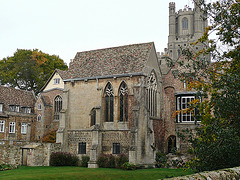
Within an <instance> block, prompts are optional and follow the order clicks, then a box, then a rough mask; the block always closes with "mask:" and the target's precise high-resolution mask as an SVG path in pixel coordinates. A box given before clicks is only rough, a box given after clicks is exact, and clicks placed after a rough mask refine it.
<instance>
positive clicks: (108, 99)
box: [104, 83, 114, 122]
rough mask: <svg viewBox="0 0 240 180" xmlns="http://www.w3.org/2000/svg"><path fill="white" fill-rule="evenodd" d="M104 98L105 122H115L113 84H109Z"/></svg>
mask: <svg viewBox="0 0 240 180" xmlns="http://www.w3.org/2000/svg"><path fill="white" fill-rule="evenodd" d="M104 96H105V121H106V122H113V106H114V96H113V88H112V85H111V83H107V85H106V88H105V93H104Z"/></svg>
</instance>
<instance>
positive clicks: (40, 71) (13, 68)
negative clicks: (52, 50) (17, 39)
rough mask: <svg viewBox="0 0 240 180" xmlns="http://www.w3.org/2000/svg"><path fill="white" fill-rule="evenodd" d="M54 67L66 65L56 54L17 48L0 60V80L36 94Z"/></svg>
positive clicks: (63, 68)
mask: <svg viewBox="0 0 240 180" xmlns="http://www.w3.org/2000/svg"><path fill="white" fill-rule="evenodd" d="M55 69H61V70H67V69H68V67H67V65H66V64H65V63H64V61H63V60H62V59H60V58H59V57H58V56H56V55H49V54H46V53H43V52H42V51H39V50H38V49H34V50H25V49H17V51H16V52H15V53H14V55H13V56H11V57H7V58H4V59H2V60H0V81H1V84H2V85H9V86H11V87H17V88H19V89H23V90H29V91H31V90H33V91H34V92H35V93H36V94H37V93H38V92H39V90H40V88H41V87H42V86H43V85H44V84H45V83H46V81H47V80H48V79H49V77H50V76H51V74H52V73H53V72H54V70H55Z"/></svg>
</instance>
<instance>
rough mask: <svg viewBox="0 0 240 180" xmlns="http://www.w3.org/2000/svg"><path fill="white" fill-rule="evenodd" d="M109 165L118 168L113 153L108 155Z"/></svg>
mask: <svg viewBox="0 0 240 180" xmlns="http://www.w3.org/2000/svg"><path fill="white" fill-rule="evenodd" d="M107 167H108V168H116V165H115V157H114V156H113V155H112V154H110V155H108V161H107Z"/></svg>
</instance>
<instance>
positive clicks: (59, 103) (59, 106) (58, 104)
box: [54, 96, 62, 120]
mask: <svg viewBox="0 0 240 180" xmlns="http://www.w3.org/2000/svg"><path fill="white" fill-rule="evenodd" d="M61 110H62V98H61V96H56V97H55V99H54V120H59V116H60V111H61Z"/></svg>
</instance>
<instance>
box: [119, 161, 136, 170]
mask: <svg viewBox="0 0 240 180" xmlns="http://www.w3.org/2000/svg"><path fill="white" fill-rule="evenodd" d="M121 168H122V169H123V170H136V169H137V166H136V165H134V164H130V163H129V162H125V163H124V164H123V165H122V166H121Z"/></svg>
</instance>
